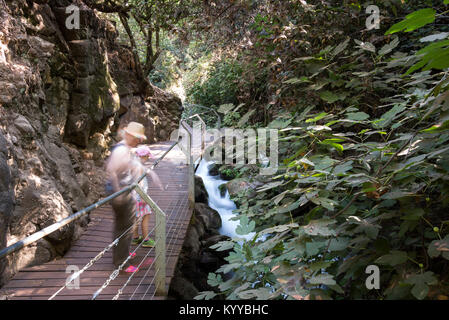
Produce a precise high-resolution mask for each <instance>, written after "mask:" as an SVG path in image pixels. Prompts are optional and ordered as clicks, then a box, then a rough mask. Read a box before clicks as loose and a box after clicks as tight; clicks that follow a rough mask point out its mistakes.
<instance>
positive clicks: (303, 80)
mask: <svg viewBox="0 0 449 320" xmlns="http://www.w3.org/2000/svg"><path fill="white" fill-rule="evenodd" d="M307 82H312V81H310V80H309V79H308V78H307V77H301V78H291V79H288V80H286V81H284V83H286V84H296V83H307Z"/></svg>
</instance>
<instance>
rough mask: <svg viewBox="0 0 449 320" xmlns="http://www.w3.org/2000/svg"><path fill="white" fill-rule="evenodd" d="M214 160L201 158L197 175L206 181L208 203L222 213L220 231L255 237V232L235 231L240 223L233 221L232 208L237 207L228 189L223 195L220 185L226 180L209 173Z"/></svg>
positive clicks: (233, 236)
mask: <svg viewBox="0 0 449 320" xmlns="http://www.w3.org/2000/svg"><path fill="white" fill-rule="evenodd" d="M213 163H214V162H213V161H209V162H208V161H206V160H204V159H202V160H201V162H200V164H199V166H198V169H197V170H196V172H195V175H197V176H199V177H201V178H202V179H203V182H204V186H205V188H206V191H207V194H208V196H209V197H208V198H209V200H208V205H209V207H211V208H212V209H214V210H217V211H218V213H219V214H220V217H221V221H222V226H221V228H220V230H218V232H220V234H223V235H225V236H228V237H231V238H236V237H237V238H245V239H246V240H248V239H251V238H252V237H254V234H255V233H254V232H252V233H250V234H247V235H244V236H242V235H238V234H236V233H235V228H236V227H237V226H238V225H239V221H238V220H237V221H232V220H230V219H231V218H233V217H235V214H234V213H233V212H232V210H235V209H237V207H236V205H235V203H234V202H233V201H232V200H231V199H230V196H229V192H228V190H226V194H225V195H224V197H222V196H221V194H220V190H219V188H218V187H219V186H220V185H222V184H224V183H226V182H227V181H226V180H223V179H221V178H220V176H211V175H210V174H209V170H208V166H209V165H211V164H213Z"/></svg>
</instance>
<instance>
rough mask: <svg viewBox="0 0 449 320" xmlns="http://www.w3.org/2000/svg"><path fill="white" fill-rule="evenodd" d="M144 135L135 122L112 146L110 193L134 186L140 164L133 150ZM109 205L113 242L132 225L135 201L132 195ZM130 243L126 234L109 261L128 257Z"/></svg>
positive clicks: (131, 269)
mask: <svg viewBox="0 0 449 320" xmlns="http://www.w3.org/2000/svg"><path fill="white" fill-rule="evenodd" d="M144 133H145V128H144V126H143V125H142V124H140V123H138V122H130V123H129V124H128V125H127V126H126V127H125V128H124V129H123V132H122V136H123V140H122V141H120V142H119V143H118V144H117V145H115V146H114V148H113V150H112V153H111V155H110V156H109V159H108V161H107V165H106V171H107V173H108V176H109V184H110V186H111V190H110V191H111V192H112V193H114V192H117V191H119V190H120V189H122V188H124V187H126V186H128V185H130V184H131V183H133V182H134V181H135V180H136V179H137V177H138V175H139V173H140V172H141V165H140V163H139V160H138V159H136V157H135V156H134V155H133V152H132V148H135V147H136V146H137V145H138V144H139V143H141V142H142V141H144V140H146V136H145V134H144ZM111 204H112V208H113V210H114V214H115V223H114V239H116V238H118V237H119V236H121V235H122V234H123V233H124V232H125V231H126V230H128V229H130V228H131V226H132V225H133V224H134V222H135V214H134V210H135V201H134V199H133V197H132V195H131V193H127V194H123V195H120V196H119V197H117V198H115V199H114V200H112V203H111ZM131 240H132V234H131V232H130V231H129V232H127V233H126V234H125V235H124V236H123V237H121V238H120V240H119V241H118V244H117V245H116V246H114V248H113V252H112V260H113V263H114V265H115V266H116V267H118V266H119V265H120V264H122V263H123V261H124V260H125V259H126V258H128V256H129V249H130V246H131ZM123 269H124V270H125V271H126V272H135V271H137V268H135V267H134V266H132V265H130V264H129V263H128V264H127V265H125V266H124V268H123Z"/></svg>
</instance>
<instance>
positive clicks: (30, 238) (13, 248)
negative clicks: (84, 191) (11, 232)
mask: <svg viewBox="0 0 449 320" xmlns="http://www.w3.org/2000/svg"><path fill="white" fill-rule="evenodd" d="M178 143H179V140H178V141H177V142H175V143H174V144H173V145H172V146H170V148H169V149H168V150H167V151H166V152H165V153H164V154H163V155H162V156H161V157H159V158H158V159H157V160H156V161H155V163H154V164H153V165H152V166H151V169H154V168H155V167H156V166H157V165H158V164H159V162H160V161H161V160H162V159H163V158H164V157H165V156H166V155H167V153H168V152H170V151H171V150H172V149H173V148H174V147H175V146H176V145H177V144H178ZM146 175H147V173H146V172H145V173H144V174H142V175H141V176H140V177H139V178H138V179H137V180H136V182H135V183H133V184H131V185H129V186H127V187H124V188H123V189H121V190H119V191H117V192H115V193H113V194H111V195H110V196H108V197H106V198H104V199H102V200H99V201H97V202H95V203H94V204H92V205H90V206H88V207H86V208H84V209H82V210H80V211H78V212H76V213H74V214H72V215H70V216H68V217H67V218H64V219H62V220H60V221H58V222H55V223H54V224H52V225H50V226H48V227H46V228H44V229H42V230H39V231H37V232H35V233H33V234H32V235H30V236H28V237H26V238H25V239H22V240H19V241H17V242H15V243H14V244H12V245H10V246H8V247H6V248H3V249H2V250H0V259H1V258H4V257H5V256H7V255H9V254H11V253H13V252H15V251H17V250H20V249H22V248H23V247H25V246H27V245H30V244H32V243H34V242H36V241H37V240H39V239H42V238H43V237H45V236H48V235H49V234H51V233H53V232H55V231H56V230H59V229H61V228H62V227H64V226H65V225H67V224H69V223H71V222H73V221H75V220H78V219H80V218H81V217H83V216H85V215H86V214H87V213H89V212H90V211H92V210H94V209H96V208H98V207H100V206H102V205H103V204H105V203H107V202H109V201H111V200H113V199H115V198H117V197H118V196H120V195H122V194H124V193H126V192H130V191H131V190H133V189H135V188H136V187H137V185H138V183H139V182H140V181H142V179H143V178H145V177H146Z"/></svg>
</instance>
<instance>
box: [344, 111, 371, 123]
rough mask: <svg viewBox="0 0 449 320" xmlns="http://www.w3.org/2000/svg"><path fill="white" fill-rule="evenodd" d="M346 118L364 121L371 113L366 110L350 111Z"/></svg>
mask: <svg viewBox="0 0 449 320" xmlns="http://www.w3.org/2000/svg"><path fill="white" fill-rule="evenodd" d="M346 118H347V119H349V120H355V121H363V120H366V119H368V118H369V115H368V114H366V113H365V112H354V113H352V112H350V113H347V114H346Z"/></svg>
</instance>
